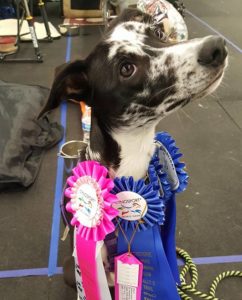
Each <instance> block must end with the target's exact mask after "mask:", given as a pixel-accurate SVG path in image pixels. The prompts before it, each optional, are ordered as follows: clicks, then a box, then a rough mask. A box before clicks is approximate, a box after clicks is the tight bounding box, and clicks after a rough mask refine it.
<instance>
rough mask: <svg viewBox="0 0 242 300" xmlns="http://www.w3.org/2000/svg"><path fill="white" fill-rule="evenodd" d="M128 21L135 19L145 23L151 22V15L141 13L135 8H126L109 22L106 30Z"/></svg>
mask: <svg viewBox="0 0 242 300" xmlns="http://www.w3.org/2000/svg"><path fill="white" fill-rule="evenodd" d="M128 21H136V22H141V23H146V24H147V23H151V22H152V17H151V16H150V15H148V14H145V13H143V12H142V11H140V10H138V9H137V8H126V9H124V10H123V12H122V13H121V14H120V15H119V16H118V17H117V18H115V19H114V20H113V21H112V22H110V25H109V27H108V30H112V29H113V28H114V27H115V26H117V25H118V24H120V23H124V22H128Z"/></svg>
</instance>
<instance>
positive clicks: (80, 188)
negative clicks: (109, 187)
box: [71, 176, 103, 227]
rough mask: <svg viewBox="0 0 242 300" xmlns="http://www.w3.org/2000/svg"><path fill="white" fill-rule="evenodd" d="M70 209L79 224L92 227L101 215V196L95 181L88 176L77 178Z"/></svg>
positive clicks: (97, 222) (98, 221)
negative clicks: (73, 211)
mask: <svg viewBox="0 0 242 300" xmlns="http://www.w3.org/2000/svg"><path fill="white" fill-rule="evenodd" d="M73 191H74V193H73V198H72V199H71V206H72V209H73V210H75V211H76V213H75V217H76V219H77V221H79V223H80V224H82V225H83V226H86V227H94V226H96V225H98V224H99V223H100V220H101V219H102V216H103V211H102V210H103V197H102V195H101V190H100V187H99V185H98V184H97V182H96V181H95V180H94V179H93V178H91V177H90V176H83V177H81V178H79V179H78V180H77V182H76V184H75V186H74V187H73Z"/></svg>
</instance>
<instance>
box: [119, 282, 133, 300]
mask: <svg viewBox="0 0 242 300" xmlns="http://www.w3.org/2000/svg"><path fill="white" fill-rule="evenodd" d="M127 299H129V300H136V299H137V288H136V287H132V286H126V285H122V284H120V285H119V300H127Z"/></svg>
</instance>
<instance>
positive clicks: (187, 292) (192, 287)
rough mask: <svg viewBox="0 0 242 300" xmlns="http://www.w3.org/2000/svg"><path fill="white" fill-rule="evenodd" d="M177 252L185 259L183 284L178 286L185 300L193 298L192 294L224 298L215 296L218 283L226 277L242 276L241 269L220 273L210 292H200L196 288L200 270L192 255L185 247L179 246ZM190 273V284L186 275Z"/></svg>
mask: <svg viewBox="0 0 242 300" xmlns="http://www.w3.org/2000/svg"><path fill="white" fill-rule="evenodd" d="M176 252H177V254H178V256H180V257H181V258H182V259H183V261H184V262H185V265H184V267H183V268H182V270H181V272H180V280H181V285H180V286H178V287H177V289H178V293H179V295H180V297H181V299H184V300H193V298H192V296H197V297H200V298H202V299H206V300H222V298H217V297H216V296H215V293H216V289H217V287H218V284H219V283H220V282H221V281H222V280H223V279H224V278H228V277H242V272H241V271H226V272H223V273H221V274H219V275H218V276H217V277H216V278H215V279H214V280H213V282H212V284H211V287H210V290H209V294H206V293H203V292H200V291H198V290H197V289H196V286H197V283H198V272H197V267H196V265H195V264H194V262H193V261H192V258H191V257H190V255H189V254H188V253H187V252H186V251H185V250H183V249H180V248H177V249H176ZM188 273H189V274H190V277H191V282H190V284H188V283H187V282H186V275H187V274H188Z"/></svg>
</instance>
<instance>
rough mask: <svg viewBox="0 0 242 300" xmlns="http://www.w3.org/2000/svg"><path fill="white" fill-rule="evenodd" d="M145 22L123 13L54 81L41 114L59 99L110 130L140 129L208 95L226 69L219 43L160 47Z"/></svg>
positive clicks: (218, 40)
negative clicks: (89, 111) (89, 112)
mask: <svg viewBox="0 0 242 300" xmlns="http://www.w3.org/2000/svg"><path fill="white" fill-rule="evenodd" d="M149 20H150V18H149V17H148V16H147V15H143V14H141V13H140V12H138V11H137V10H136V11H130V10H128V11H125V12H124V13H123V15H121V16H120V17H119V18H117V20H115V22H114V24H113V25H112V26H111V28H110V30H109V32H107V33H106V35H105V36H104V37H103V39H102V41H101V42H100V43H99V44H98V45H97V46H96V48H95V49H94V50H93V51H92V52H91V54H90V55H89V56H88V57H87V59H86V60H85V61H74V62H72V63H70V64H69V65H67V66H66V67H65V68H64V70H62V71H61V72H60V73H59V75H58V76H57V77H56V79H55V81H54V84H53V86H52V90H51V94H50V99H49V101H48V104H47V107H46V110H47V109H50V108H54V107H56V106H57V105H58V103H59V102H60V100H61V98H74V99H79V100H82V99H84V100H85V101H86V103H87V104H88V105H90V106H91V107H92V108H93V111H94V114H96V115H98V116H99V118H101V119H102V118H105V122H106V124H107V125H108V126H110V127H112V128H113V127H114V128H115V127H116V126H119V127H120V126H124V127H125V126H129V127H132V126H133V127H142V126H146V125H149V124H151V123H152V124H153V123H154V124H156V123H157V122H158V121H159V120H160V119H161V118H162V117H163V116H165V115H167V114H169V113H171V112H173V111H174V110H176V109H178V108H179V107H182V106H184V105H185V104H187V103H188V102H190V101H191V100H193V99H196V98H200V97H202V96H205V95H207V94H209V93H211V92H213V91H214V90H215V89H216V88H217V87H218V85H219V83H220V82H221V80H222V77H223V73H224V69H225V66H226V63H227V59H226V57H227V51H226V47H225V43H224V40H223V39H221V38H220V37H214V36H209V37H205V38H202V39H194V40H189V41H187V42H183V43H179V44H168V43H164V42H162V41H161V40H160V39H159V38H158V37H157V36H156V35H155V33H154V31H153V30H152V29H151V26H150V24H149Z"/></svg>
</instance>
